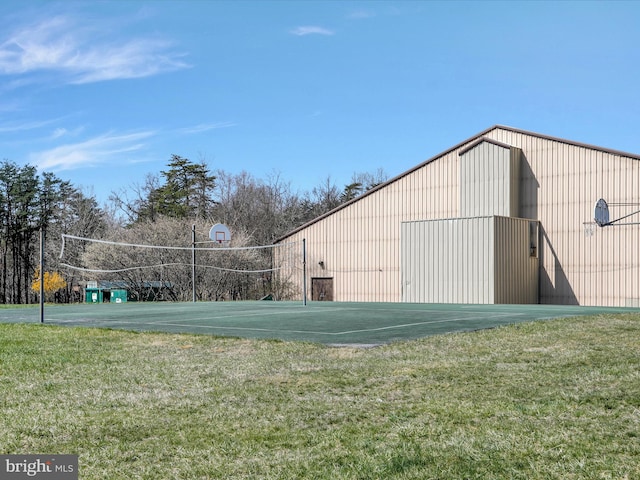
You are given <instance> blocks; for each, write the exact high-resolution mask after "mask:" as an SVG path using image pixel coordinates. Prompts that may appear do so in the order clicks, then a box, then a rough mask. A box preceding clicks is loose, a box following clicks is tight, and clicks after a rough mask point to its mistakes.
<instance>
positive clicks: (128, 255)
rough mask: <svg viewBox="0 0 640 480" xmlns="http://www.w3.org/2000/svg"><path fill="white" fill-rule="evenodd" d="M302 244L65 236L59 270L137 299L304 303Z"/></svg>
mask: <svg viewBox="0 0 640 480" xmlns="http://www.w3.org/2000/svg"><path fill="white" fill-rule="evenodd" d="M302 257H303V252H302V243H301V242H289V243H283V244H272V245H258V246H247V245H240V246H238V245H236V246H232V245H222V244H220V243H218V242H214V241H205V242H193V243H192V244H191V245H189V246H184V245H159V244H140V243H130V242H127V241H120V240H104V239H94V238H87V237H81V236H75V235H67V234H63V235H62V245H61V250H60V255H59V265H60V266H61V267H62V268H64V269H67V270H70V271H73V272H74V274H75V275H76V276H80V277H81V278H82V279H83V280H85V281H92V282H100V283H101V284H102V285H110V286H112V288H116V287H117V286H121V287H122V288H126V289H127V290H128V292H129V295H130V296H131V299H133V300H173V301H186V300H190V299H192V298H193V299H194V300H195V299H199V300H257V299H261V298H272V299H275V300H292V299H296V298H299V295H300V291H301V287H300V286H298V285H295V284H294V282H295V279H296V278H298V276H296V271H299V270H300V269H301V268H302Z"/></svg>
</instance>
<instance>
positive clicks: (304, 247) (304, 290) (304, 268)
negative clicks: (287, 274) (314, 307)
mask: <svg viewBox="0 0 640 480" xmlns="http://www.w3.org/2000/svg"><path fill="white" fill-rule="evenodd" d="M302 305H305V306H306V305H307V239H306V238H303V239H302Z"/></svg>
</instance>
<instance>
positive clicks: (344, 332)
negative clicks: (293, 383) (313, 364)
mask: <svg viewBox="0 0 640 480" xmlns="http://www.w3.org/2000/svg"><path fill="white" fill-rule="evenodd" d="M520 315H524V314H520ZM504 316H505V315H493V316H490V317H485V316H482V317H464V318H449V319H446V320H431V321H428V322H415V323H406V324H402V325H389V326H386V327H377V328H363V329H360V330H347V331H343V332H317V331H314V330H274V329H271V328H257V327H223V326H218V325H190V324H186V325H185V324H183V323H162V325H165V326H168V327H182V328H203V329H211V330H216V329H218V330H241V331H256V332H270V333H303V334H308V335H327V336H339V335H348V334H351V333H363V332H377V331H383V330H393V329H397V328H406V327H415V326H418V325H431V324H436V323H451V322H460V321H469V320H482V319H487V320H490V319H492V318H497V317H504ZM131 325H158V323H150V322H136V323H133V322H132V323H131Z"/></svg>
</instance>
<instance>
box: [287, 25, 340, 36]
mask: <svg viewBox="0 0 640 480" xmlns="http://www.w3.org/2000/svg"><path fill="white" fill-rule="evenodd" d="M289 33H291V34H292V35H297V36H299V37H303V36H305V35H334V34H335V32H334V31H333V30H329V29H327V28H324V27H316V26H303V27H296V28H294V29H292V30H290V31H289Z"/></svg>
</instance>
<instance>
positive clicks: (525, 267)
mask: <svg viewBox="0 0 640 480" xmlns="http://www.w3.org/2000/svg"><path fill="white" fill-rule="evenodd" d="M494 235H495V241H494V247H495V252H494V258H495V262H494V268H495V275H494V279H495V296H494V303H538V256H537V248H533V249H532V247H535V246H537V238H536V239H533V238H532V235H535V236H536V237H537V235H538V222H535V221H530V220H526V219H520V218H507V217H495V219H494Z"/></svg>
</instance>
